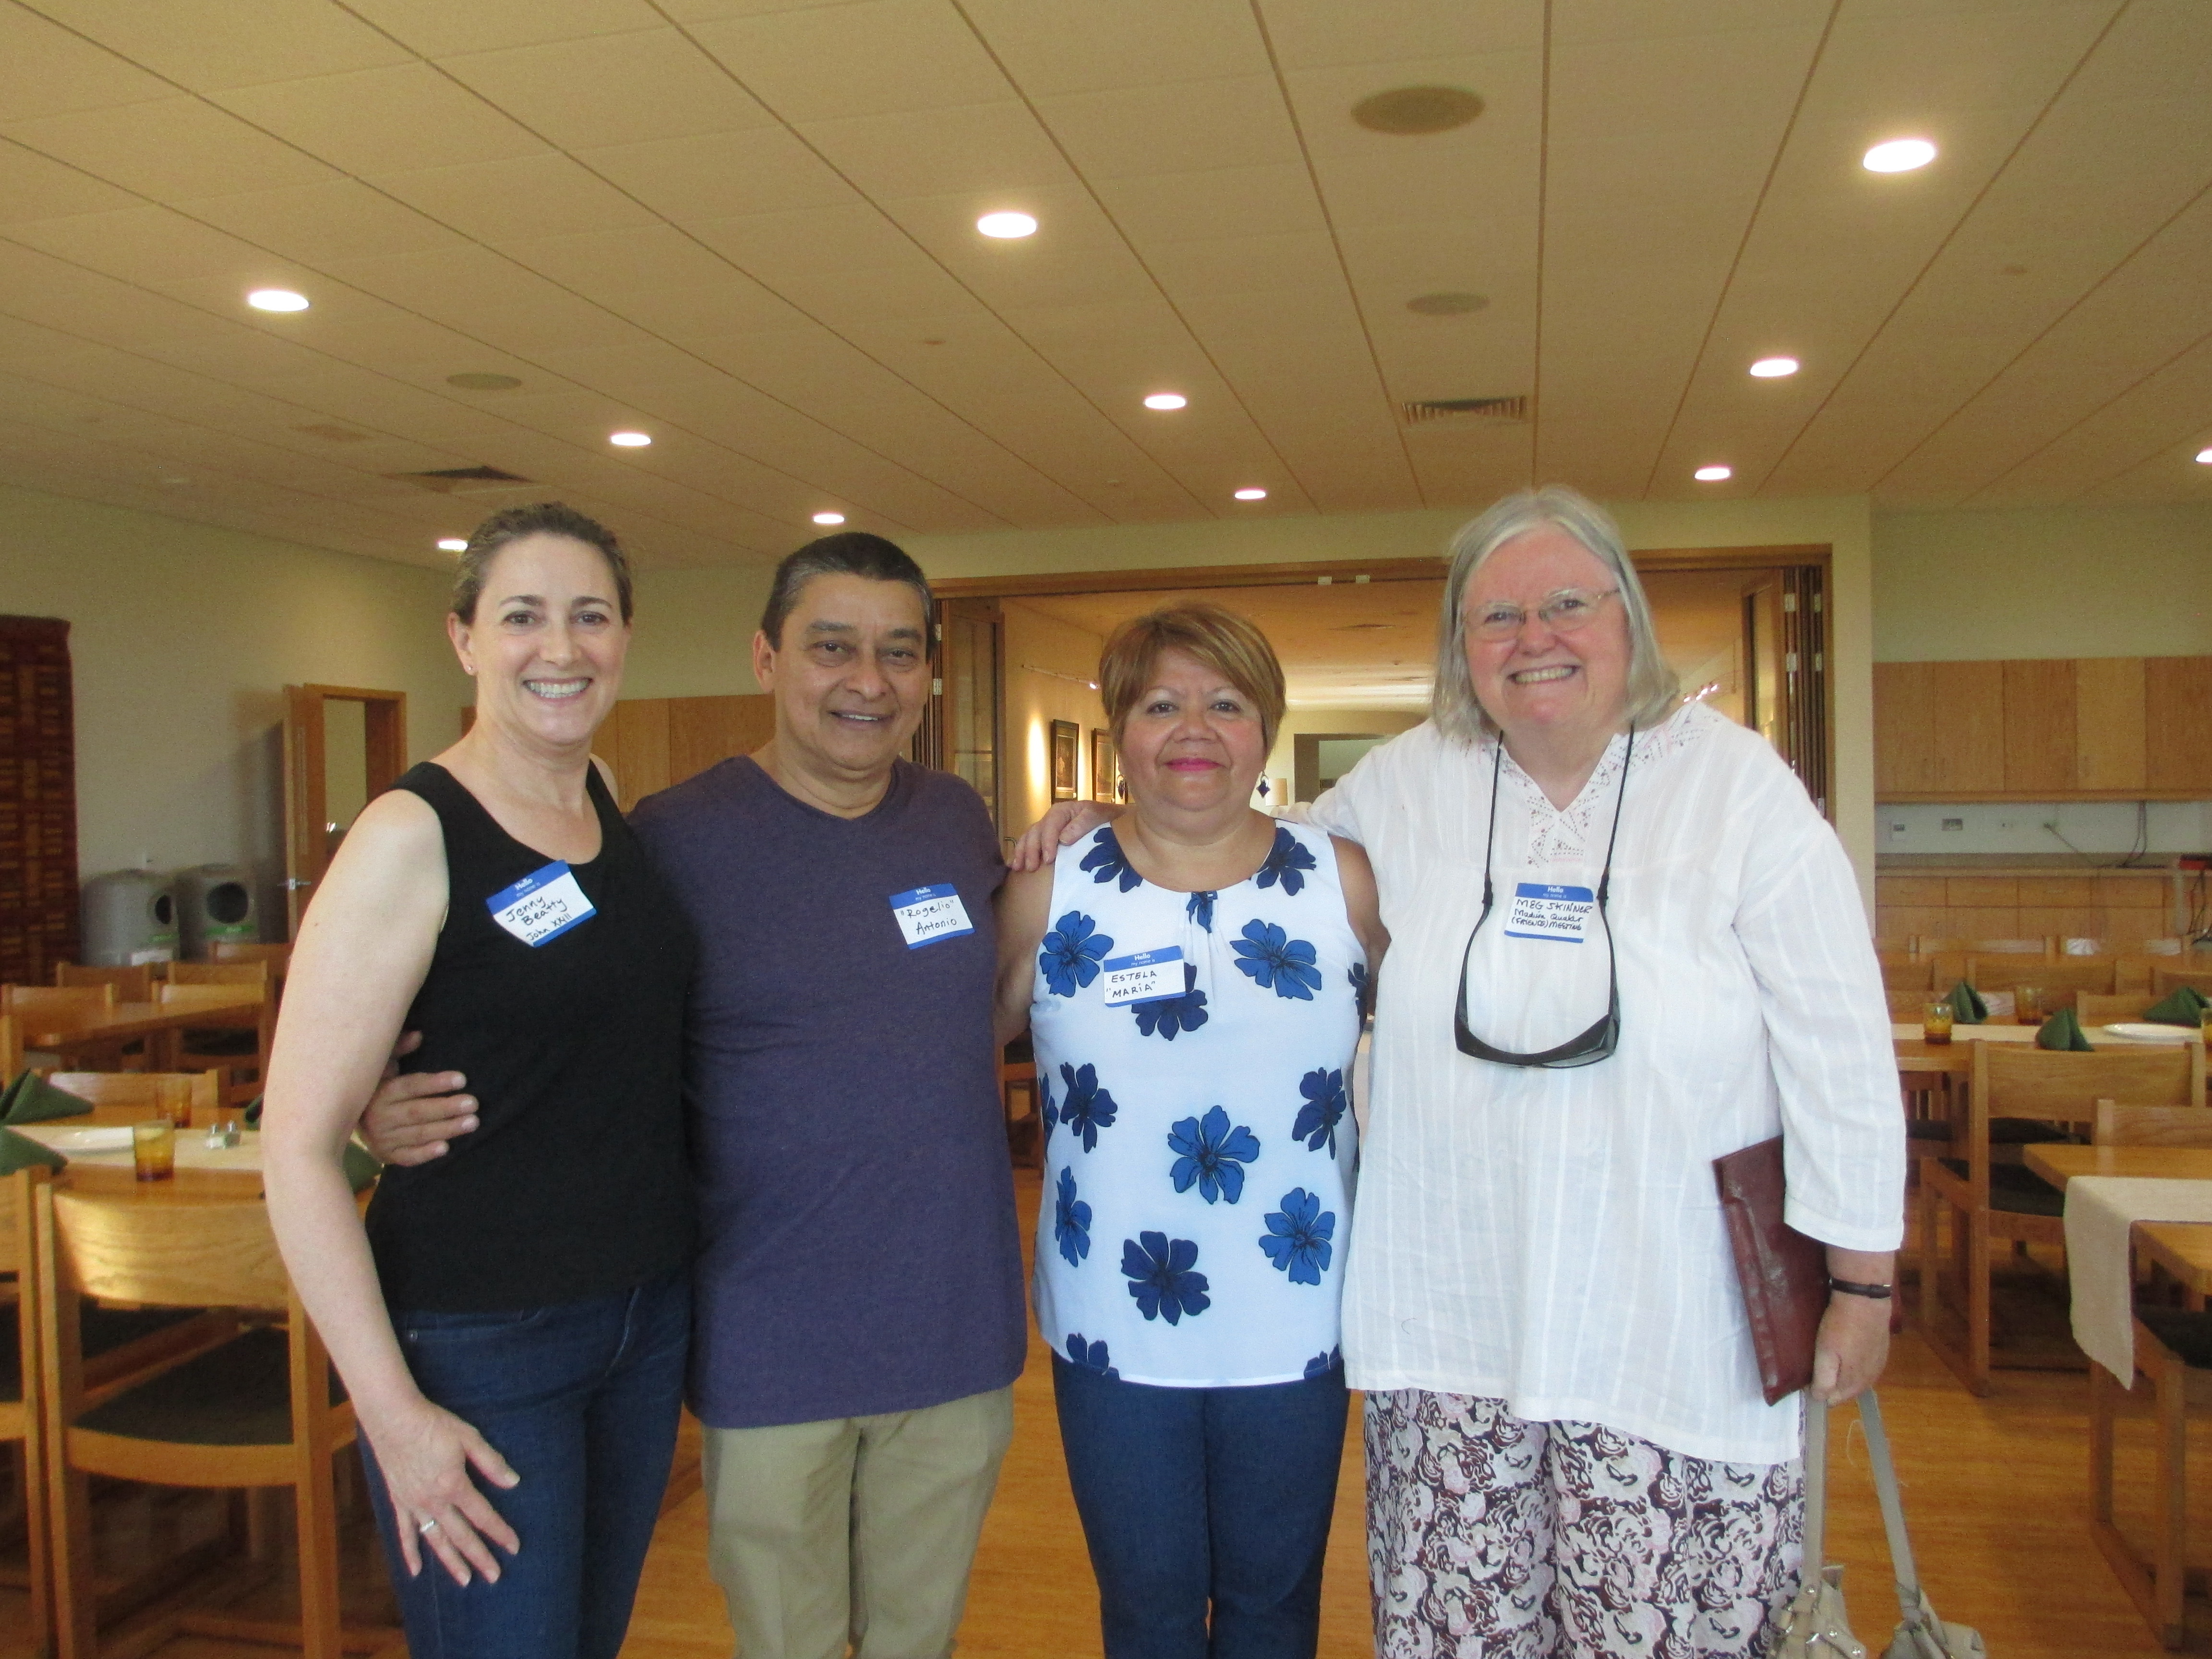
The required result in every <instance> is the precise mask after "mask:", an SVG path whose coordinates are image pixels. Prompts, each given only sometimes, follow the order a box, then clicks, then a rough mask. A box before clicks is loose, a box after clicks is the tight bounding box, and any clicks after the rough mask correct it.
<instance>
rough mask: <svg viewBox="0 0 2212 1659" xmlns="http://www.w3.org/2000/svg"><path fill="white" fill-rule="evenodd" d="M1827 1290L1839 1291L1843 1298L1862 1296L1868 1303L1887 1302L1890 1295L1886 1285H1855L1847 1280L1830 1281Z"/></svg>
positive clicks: (1890, 1292) (1888, 1287)
mask: <svg viewBox="0 0 2212 1659" xmlns="http://www.w3.org/2000/svg"><path fill="white" fill-rule="evenodd" d="M1828 1288H1829V1289H1830V1290H1832V1291H1842V1292H1843V1293H1844V1295H1845V1296H1863V1297H1866V1298H1867V1300H1868V1301H1869V1302H1887V1301H1888V1300H1889V1298H1890V1296H1891V1294H1892V1291H1891V1287H1890V1286H1888V1285H1855V1284H1853V1283H1852V1282H1851V1281H1850V1279H1830V1280H1829V1281H1828Z"/></svg>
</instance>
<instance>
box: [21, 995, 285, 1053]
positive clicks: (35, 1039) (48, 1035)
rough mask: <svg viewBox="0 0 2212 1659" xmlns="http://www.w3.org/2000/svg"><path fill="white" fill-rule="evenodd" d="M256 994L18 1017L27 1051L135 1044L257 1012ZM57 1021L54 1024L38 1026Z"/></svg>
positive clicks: (32, 1014) (28, 1014)
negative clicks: (81, 1015) (72, 1015)
mask: <svg viewBox="0 0 2212 1659" xmlns="http://www.w3.org/2000/svg"><path fill="white" fill-rule="evenodd" d="M260 1008H261V998H260V997H259V995H258V994H256V995H253V996H250V997H241V998H240V1000H238V1001H236V1002H192V1003H184V1004H170V1003H161V1002H118V1003H117V1004H116V1005H115V1006H113V1007H112V1008H110V1009H107V1010H106V1011H105V1012H102V1013H100V1014H99V1015H98V1016H97V1017H95V1018H90V1019H63V1018H61V1016H59V1015H58V1014H56V1013H53V1012H40V1011H39V1010H37V1009H33V1010H31V1011H30V1012H27V1013H22V1014H19V1015H17V1016H16V1018H17V1019H18V1020H19V1021H20V1022H21V1024H22V1026H23V1046H24V1047H25V1048H63V1049H66V1048H90V1047H91V1046H92V1045H94V1043H100V1042H136V1041H137V1040H138V1039H139V1038H141V1037H149V1036H160V1035H161V1033H163V1032H164V1031H182V1030H188V1029H190V1028H191V1027H195V1026H201V1025H212V1024H220V1023H222V1022H224V1021H227V1020H232V1019H236V1018H239V1017H240V1016H241V1015H245V1014H252V1013H258V1012H259V1011H260ZM48 1020H58V1021H59V1022H60V1023H58V1024H41V1023H40V1022H44V1021H48Z"/></svg>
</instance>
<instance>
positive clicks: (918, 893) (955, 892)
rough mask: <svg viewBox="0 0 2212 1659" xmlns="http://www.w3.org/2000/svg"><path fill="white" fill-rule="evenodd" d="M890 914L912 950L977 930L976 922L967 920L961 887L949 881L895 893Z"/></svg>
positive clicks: (966, 908) (892, 896)
mask: <svg viewBox="0 0 2212 1659" xmlns="http://www.w3.org/2000/svg"><path fill="white" fill-rule="evenodd" d="M891 915H894V916H896V917H897V918H898V925H899V932H900V933H902V934H903V935H904V936H905V939H906V948H907V949H908V950H909V951H919V950H920V949H921V947H922V946H923V945H934V944H936V943H937V941H938V940H939V939H957V938H959V937H960V935H961V934H963V933H974V932H975V923H974V922H972V921H969V920H968V907H967V906H966V905H964V904H963V903H961V902H960V890H959V889H958V888H957V887H955V886H953V885H952V884H951V883H949V882H941V881H940V882H935V883H933V884H930V885H929V886H927V887H916V888H915V889H914V890H911V891H910V892H904V893H893V894H892V895H891Z"/></svg>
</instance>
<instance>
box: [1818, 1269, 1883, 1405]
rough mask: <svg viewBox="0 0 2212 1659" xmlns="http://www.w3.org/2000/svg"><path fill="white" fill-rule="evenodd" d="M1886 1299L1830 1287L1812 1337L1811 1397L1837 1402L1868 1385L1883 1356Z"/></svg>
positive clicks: (1853, 1397) (1869, 1385) (1880, 1364)
mask: <svg viewBox="0 0 2212 1659" xmlns="http://www.w3.org/2000/svg"><path fill="white" fill-rule="evenodd" d="M1889 1309H1890V1304H1889V1303H1888V1302H1887V1301H1876V1300H1875V1298H1873V1297H1865V1296H1851V1295H1849V1294H1847V1293H1845V1292H1843V1291H1835V1292H1832V1293H1831V1294H1830V1296H1829V1297H1828V1310H1827V1312H1826V1313H1825V1314H1823V1315H1821V1316H1820V1334H1819V1335H1818V1336H1817V1337H1815V1338H1814V1342H1813V1398H1814V1399H1815V1400H1818V1401H1821V1402H1822V1403H1823V1404H1824V1405H1830V1406H1839V1405H1841V1404H1843V1403H1844V1401H1847V1400H1855V1399H1857V1397H1858V1396H1859V1395H1860V1394H1861V1393H1863V1391H1865V1390H1866V1389H1870V1388H1872V1387H1873V1386H1874V1384H1875V1379H1876V1378H1877V1377H1879V1376H1881V1368H1882V1367H1883V1366H1884V1365H1885V1364H1887V1363H1888V1361H1889Z"/></svg>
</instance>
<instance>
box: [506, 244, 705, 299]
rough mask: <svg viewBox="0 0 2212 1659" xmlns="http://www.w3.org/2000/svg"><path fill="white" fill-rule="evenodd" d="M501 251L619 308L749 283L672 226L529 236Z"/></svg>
mask: <svg viewBox="0 0 2212 1659" xmlns="http://www.w3.org/2000/svg"><path fill="white" fill-rule="evenodd" d="M499 248H500V252H502V253H505V254H507V255H508V256H509V257H510V258H514V259H518V260H520V261H521V263H523V264H526V265H528V266H529V267H530V268H531V269H532V270H534V271H537V272H538V274H539V275H540V276H548V277H550V278H551V279H552V280H553V281H555V282H556V283H560V284H561V285H562V287H564V288H572V289H575V290H577V291H578V292H579V293H583V294H589V295H591V296H592V298H594V299H596V300H599V301H603V302H604V303H606V304H609V305H614V306H617V307H618V306H619V304H620V301H621V298H622V296H623V295H625V294H627V293H629V292H631V291H633V290H635V289H641V288H647V287H661V288H684V287H690V286H694V285H696V284H701V283H714V282H720V281H725V280H727V281H730V282H732V283H744V282H746V281H747V279H746V278H745V277H744V276H741V275H739V274H738V272H737V271H735V270H732V269H731V266H730V263H729V261H728V260H726V259H725V258H723V257H722V256H721V255H720V254H719V253H716V252H714V250H713V249H711V248H708V247H707V246H703V245H702V244H701V243H700V242H698V241H696V240H694V239H693V238H691V237H690V236H687V235H685V234H684V233H683V232H682V231H680V230H678V229H677V228H675V227H674V226H673V225H665V224H654V225H647V226H645V227H643V228H635V227H630V228H623V229H620V230H592V231H584V232H580V233H579V234H573V235H567V236H529V237H525V238H523V239H521V240H506V241H501V243H500V244H499Z"/></svg>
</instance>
